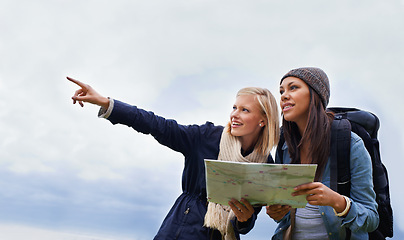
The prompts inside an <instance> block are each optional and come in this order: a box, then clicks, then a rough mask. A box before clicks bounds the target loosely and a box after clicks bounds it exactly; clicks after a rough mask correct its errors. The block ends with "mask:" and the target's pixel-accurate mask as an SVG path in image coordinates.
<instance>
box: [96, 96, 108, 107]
mask: <svg viewBox="0 0 404 240" xmlns="http://www.w3.org/2000/svg"><path fill="white" fill-rule="evenodd" d="M98 105H99V106H100V107H102V108H104V109H108V107H109V98H107V97H101V99H100V101H99V104H98Z"/></svg>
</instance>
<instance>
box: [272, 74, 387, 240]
mask: <svg viewBox="0 0 404 240" xmlns="http://www.w3.org/2000/svg"><path fill="white" fill-rule="evenodd" d="M280 94H281V100H280V106H281V110H282V113H283V123H282V124H283V126H282V127H283V133H284V137H285V144H284V146H282V150H281V151H282V152H283V153H282V154H278V153H277V155H276V159H275V162H277V163H294V164H309V163H310V164H318V167H317V171H316V175H315V181H314V182H313V183H307V184H303V185H300V186H297V187H296V188H295V192H294V193H293V194H292V195H294V196H297V195H306V199H307V202H308V203H307V205H306V207H305V208H298V209H292V208H291V207H290V206H280V205H272V206H267V207H266V209H267V214H268V215H269V216H270V217H271V218H273V219H274V220H276V221H277V222H278V223H279V225H278V227H277V229H276V231H275V235H274V236H273V237H272V239H345V237H346V228H348V229H350V231H351V239H368V232H371V231H373V230H375V229H376V228H377V226H378V222H379V217H378V213H377V204H376V201H375V196H376V195H375V192H374V191H373V180H372V163H371V159H370V156H369V154H368V152H367V150H366V148H365V146H364V144H363V141H362V140H361V138H360V137H358V136H357V135H356V134H355V133H351V152H350V169H351V190H350V197H349V198H348V197H346V196H342V195H340V194H339V193H337V192H335V191H333V190H331V189H330V158H329V155H330V148H331V146H330V139H331V126H332V121H333V119H334V116H333V114H332V113H331V112H327V111H326V107H327V104H328V101H329V97H330V85H329V81H328V77H327V75H326V74H325V73H324V71H322V70H321V69H319V68H311V67H305V68H298V69H293V70H291V71H289V72H288V73H287V74H286V75H284V76H283V77H282V79H281V82H280ZM278 149H279V148H278ZM281 155H282V156H283V157H282V158H283V159H280V156H281Z"/></svg>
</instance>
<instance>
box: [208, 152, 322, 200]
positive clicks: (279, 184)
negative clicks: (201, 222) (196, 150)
mask: <svg viewBox="0 0 404 240" xmlns="http://www.w3.org/2000/svg"><path fill="white" fill-rule="evenodd" d="M316 168H317V164H266V163H239V162H227V161H219V160H207V159H205V169H206V190H207V194H208V201H209V202H215V203H220V204H222V205H228V201H229V200H230V199H232V198H234V199H237V200H240V199H241V198H245V199H247V200H248V201H249V202H250V203H251V204H252V205H273V204H282V205H290V206H292V207H295V208H298V207H305V206H306V203H307V201H306V196H305V195H300V196H292V195H291V193H292V192H294V191H293V188H294V187H296V186H298V185H300V184H303V183H309V182H313V180H314V174H315V172H316Z"/></svg>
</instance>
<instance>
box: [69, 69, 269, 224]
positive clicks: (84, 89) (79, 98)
mask: <svg viewBox="0 0 404 240" xmlns="http://www.w3.org/2000/svg"><path fill="white" fill-rule="evenodd" d="M66 78H67V80H69V81H71V82H73V83H75V84H77V85H78V86H79V87H80V89H78V90H77V91H75V93H74V95H73V97H72V99H73V104H76V103H79V104H80V106H81V107H84V102H88V103H91V104H95V105H98V106H100V107H103V108H105V109H107V108H108V106H109V99H108V98H107V97H104V96H102V95H101V94H99V93H98V92H97V91H95V90H94V89H93V88H92V87H91V86H90V85H88V84H85V83H83V82H80V81H79V80H76V79H74V78H71V77H66ZM236 102H237V101H236ZM242 103H243V104H244V105H247V107H248V108H251V111H254V112H255V111H256V109H255V106H254V105H252V104H250V103H248V101H244V102H243V101H242ZM232 114H234V113H232ZM236 114H238V113H236ZM231 116H232V115H231ZM253 117H254V116H253ZM259 123H261V121H259ZM261 125H262V124H261ZM257 126H259V125H258V123H257ZM260 127H262V126H260ZM253 131H254V130H253ZM257 132H259V131H257ZM257 136H258V133H257ZM243 140H244V141H243V149H244V148H246V149H248V148H250V147H251V146H253V145H254V144H255V142H256V141H257V138H250V137H246V138H243ZM254 141H255V142H254ZM228 204H229V206H230V207H231V209H232V211H233V212H234V214H235V215H236V217H237V221H239V222H245V221H247V220H248V219H250V218H251V216H252V215H253V214H254V207H253V206H252V205H251V204H250V203H249V202H248V201H247V200H245V199H241V200H240V201H238V200H236V199H232V200H230V201H229V202H228Z"/></svg>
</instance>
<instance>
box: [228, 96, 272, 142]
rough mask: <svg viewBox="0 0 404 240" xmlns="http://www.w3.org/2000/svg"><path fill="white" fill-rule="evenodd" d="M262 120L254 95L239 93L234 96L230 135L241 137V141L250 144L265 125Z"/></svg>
mask: <svg viewBox="0 0 404 240" xmlns="http://www.w3.org/2000/svg"><path fill="white" fill-rule="evenodd" d="M264 120H265V118H264V117H263V115H262V113H261V109H260V107H259V103H258V100H257V98H256V96H255V95H240V96H238V97H237V98H236V102H235V103H234V105H233V111H232V112H231V114H230V121H231V125H230V126H231V135H233V136H237V137H241V138H242V140H243V141H244V140H246V141H247V142H248V144H252V143H254V141H256V140H257V138H258V135H259V132H260V130H261V128H262V127H263V126H264V125H265V121H264ZM260 124H261V126H260Z"/></svg>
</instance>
